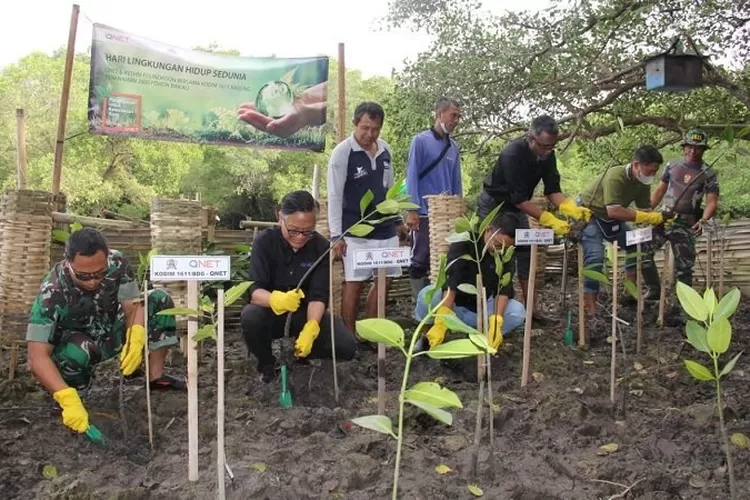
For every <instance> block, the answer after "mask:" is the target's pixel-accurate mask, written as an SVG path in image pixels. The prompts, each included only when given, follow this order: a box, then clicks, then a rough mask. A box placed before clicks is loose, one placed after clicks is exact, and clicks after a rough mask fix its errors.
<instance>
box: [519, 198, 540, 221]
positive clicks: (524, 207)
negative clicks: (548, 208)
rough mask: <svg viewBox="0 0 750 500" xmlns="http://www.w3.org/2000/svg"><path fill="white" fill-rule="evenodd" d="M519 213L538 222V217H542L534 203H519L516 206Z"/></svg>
mask: <svg viewBox="0 0 750 500" xmlns="http://www.w3.org/2000/svg"><path fill="white" fill-rule="evenodd" d="M516 206H517V207H518V209H519V210H521V212H523V213H525V214H526V215H528V216H529V217H533V218H535V219H537V220H539V217H541V216H542V212H544V210H542V209H541V208H539V206H537V205H536V204H535V203H532V202H531V201H524V202H523V203H519V204H518V205H516Z"/></svg>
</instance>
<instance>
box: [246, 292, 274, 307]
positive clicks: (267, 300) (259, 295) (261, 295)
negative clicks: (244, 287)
mask: <svg viewBox="0 0 750 500" xmlns="http://www.w3.org/2000/svg"><path fill="white" fill-rule="evenodd" d="M250 303H251V304H255V305H256V306H261V307H271V292H269V291H268V290H264V289H262V288H256V289H255V290H253V294H252V296H251V297H250Z"/></svg>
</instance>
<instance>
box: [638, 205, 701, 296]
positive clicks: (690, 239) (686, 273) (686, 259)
mask: <svg viewBox="0 0 750 500" xmlns="http://www.w3.org/2000/svg"><path fill="white" fill-rule="evenodd" d="M667 242H669V243H670V244H671V245H672V253H673V254H674V274H675V279H676V280H677V281H682V282H683V283H685V284H686V285H688V286H693V266H694V265H695V235H694V234H693V230H692V227H691V225H690V224H689V223H688V222H686V221H683V220H680V219H677V220H676V221H675V222H674V224H672V225H671V226H669V227H664V226H661V227H658V228H654V231H653V239H652V240H651V243H650V245H649V248H650V251H651V253H654V252H656V251H657V250H659V249H660V248H662V247H663V246H664V244H665V243H667Z"/></svg>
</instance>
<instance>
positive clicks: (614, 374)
mask: <svg viewBox="0 0 750 500" xmlns="http://www.w3.org/2000/svg"><path fill="white" fill-rule="evenodd" d="M618 251H619V248H618V245H617V240H615V241H614V242H613V243H612V337H611V340H612V360H611V363H612V364H611V365H610V373H609V375H610V382H609V399H610V401H611V402H612V404H614V402H615V384H616V382H617V381H616V377H617V366H616V362H617V291H618V290H617V286H618V273H619V271H620V266H619V264H618V253H619V252H618Z"/></svg>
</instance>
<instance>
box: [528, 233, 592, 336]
mask: <svg viewBox="0 0 750 500" xmlns="http://www.w3.org/2000/svg"><path fill="white" fill-rule="evenodd" d="M527 316H528V314H527ZM585 345H586V304H585V302H584V300H583V245H581V244H580V243H579V244H578V346H579V347H583V346H585Z"/></svg>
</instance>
